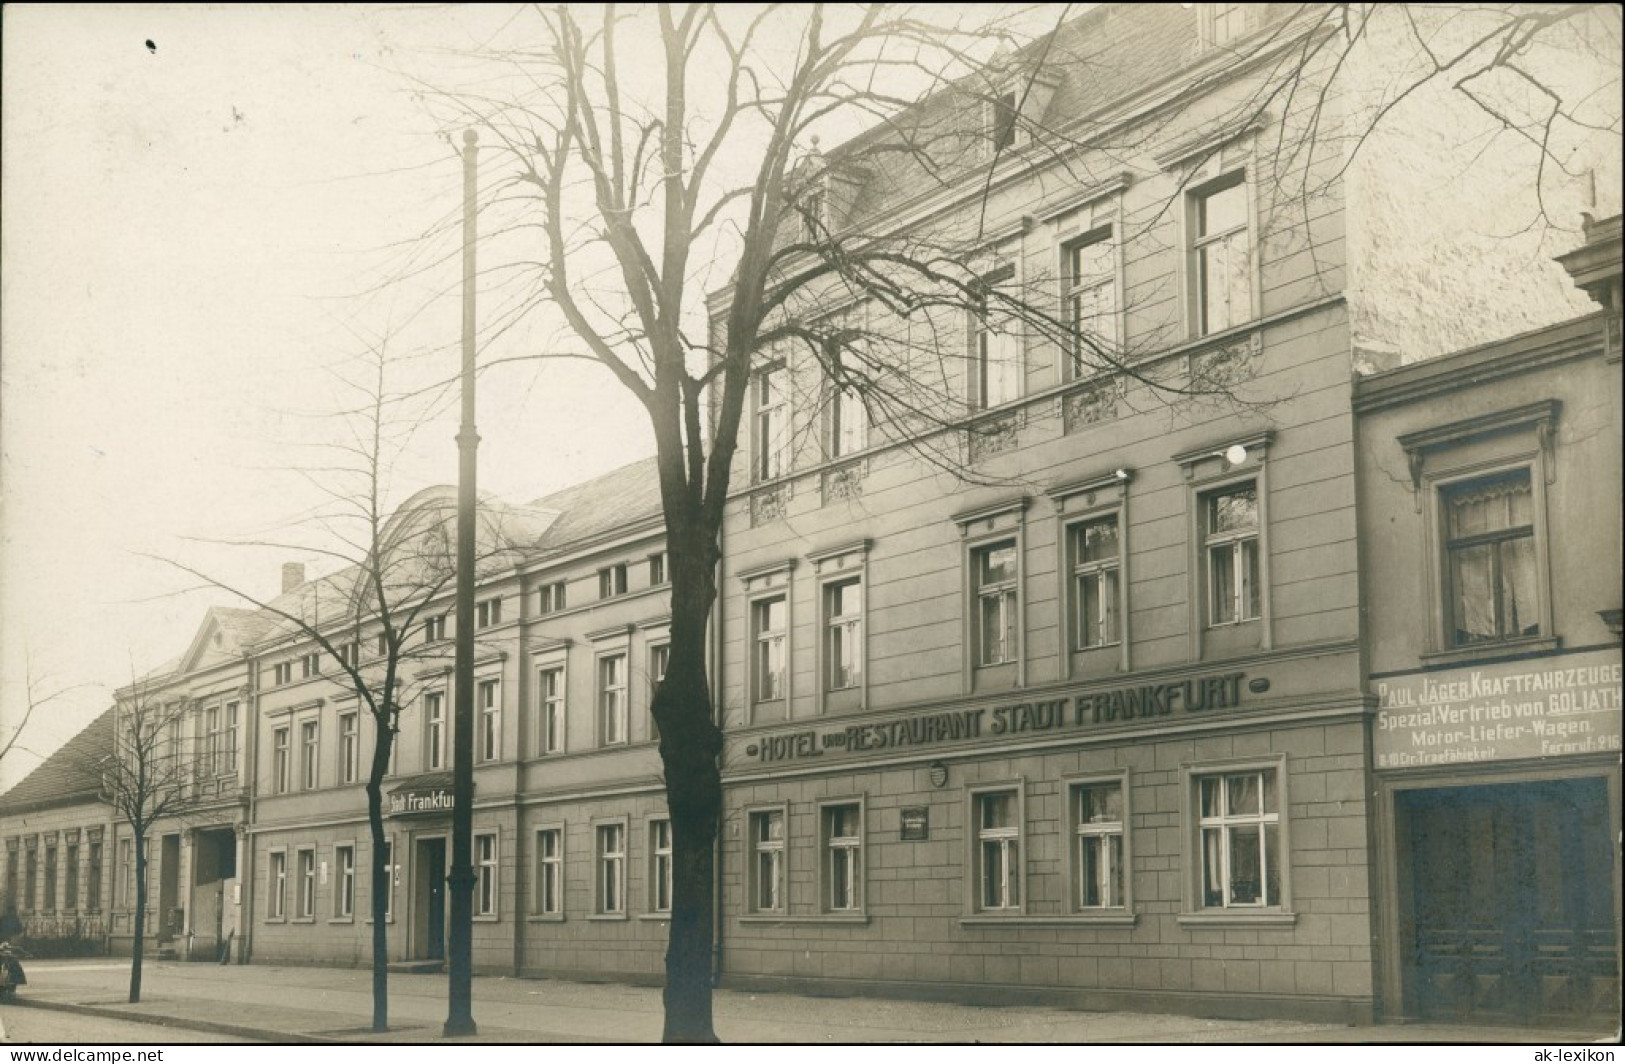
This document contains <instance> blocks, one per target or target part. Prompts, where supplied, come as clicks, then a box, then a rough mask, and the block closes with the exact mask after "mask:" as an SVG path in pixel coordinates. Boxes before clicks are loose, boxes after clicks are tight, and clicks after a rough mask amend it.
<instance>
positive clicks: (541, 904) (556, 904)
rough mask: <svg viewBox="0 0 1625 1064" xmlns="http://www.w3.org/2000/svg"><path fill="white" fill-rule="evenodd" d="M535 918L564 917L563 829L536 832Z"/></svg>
mask: <svg viewBox="0 0 1625 1064" xmlns="http://www.w3.org/2000/svg"><path fill="white" fill-rule="evenodd" d="M535 913H536V915H537V916H562V915H564V829H563V828H542V829H541V830H540V831H538V832H536V905H535Z"/></svg>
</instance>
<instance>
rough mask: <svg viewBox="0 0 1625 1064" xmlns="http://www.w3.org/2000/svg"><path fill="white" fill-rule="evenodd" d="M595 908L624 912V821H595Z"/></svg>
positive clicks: (610, 913) (602, 912) (608, 912)
mask: <svg viewBox="0 0 1625 1064" xmlns="http://www.w3.org/2000/svg"><path fill="white" fill-rule="evenodd" d="M597 834H598V854H597V858H598V876H597V881H598V890H597V894H598V912H599V914H600V915H602V916H619V915H621V914H623V913H625V912H626V825H624V824H600V825H598V832H597Z"/></svg>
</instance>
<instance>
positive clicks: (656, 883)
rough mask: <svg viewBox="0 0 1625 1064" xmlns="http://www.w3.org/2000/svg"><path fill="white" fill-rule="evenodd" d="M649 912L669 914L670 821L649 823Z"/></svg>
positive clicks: (652, 821)
mask: <svg viewBox="0 0 1625 1064" xmlns="http://www.w3.org/2000/svg"><path fill="white" fill-rule="evenodd" d="M649 910H650V911H651V912H657V913H669V912H671V821H670V820H651V821H650V822H649Z"/></svg>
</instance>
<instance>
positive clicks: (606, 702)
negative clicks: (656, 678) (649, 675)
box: [598, 654, 626, 746]
mask: <svg viewBox="0 0 1625 1064" xmlns="http://www.w3.org/2000/svg"><path fill="white" fill-rule="evenodd" d="M598 742H599V744H600V745H602V746H613V745H615V744H616V743H624V742H626V655H625V654H605V655H604V656H603V657H601V658H599V659H598Z"/></svg>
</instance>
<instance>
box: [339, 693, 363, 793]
mask: <svg viewBox="0 0 1625 1064" xmlns="http://www.w3.org/2000/svg"><path fill="white" fill-rule="evenodd" d="M360 726H361V715H360V713H359V712H358V711H356V710H351V711H350V712H348V713H340V714H339V782H340V783H354V782H355V781H356V780H357V779H359V778H360V776H361V732H360Z"/></svg>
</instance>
